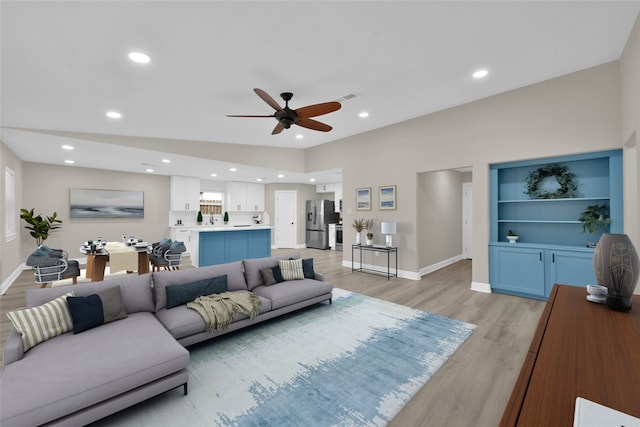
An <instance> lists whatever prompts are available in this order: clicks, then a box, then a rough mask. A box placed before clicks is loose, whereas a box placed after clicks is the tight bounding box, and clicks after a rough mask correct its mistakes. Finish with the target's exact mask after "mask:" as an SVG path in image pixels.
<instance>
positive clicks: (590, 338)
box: [500, 284, 640, 427]
mask: <svg viewBox="0 0 640 427" xmlns="http://www.w3.org/2000/svg"><path fill="white" fill-rule="evenodd" d="M586 296H587V291H586V289H585V288H582V287H575V286H567V285H557V284H556V285H554V287H553V290H552V291H551V295H549V299H548V301H547V305H546V307H545V309H544V312H543V313H542V316H541V318H540V321H539V322H538V327H537V329H536V332H535V335H534V337H533V341H532V343H531V347H530V348H529V352H528V353H527V356H526V358H525V361H524V364H523V366H522V370H521V371H520V375H519V377H518V380H517V381H516V385H515V387H514V389H513V392H512V394H511V398H510V399H509V403H508V404H507V408H506V409H505V412H504V414H503V416H502V421H501V422H500V426H505V427H506V426H519V427H522V426H535V427H539V426H559V427H563V426H567V427H571V426H573V417H574V411H575V401H576V398H577V397H583V398H585V399H589V400H591V401H594V402H596V403H599V404H601V405H604V406H608V407H610V408H613V409H615V410H618V411H621V412H624V413H627V414H629V415H632V416H634V417H640V393H639V390H640V389H639V385H640V296H638V295H634V296H633V306H632V309H631V311H630V312H626V313H622V312H617V311H614V310H611V309H609V308H607V307H606V306H605V305H603V304H594V303H591V302H589V301H587V300H586Z"/></svg>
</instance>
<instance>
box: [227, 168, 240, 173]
mask: <svg viewBox="0 0 640 427" xmlns="http://www.w3.org/2000/svg"><path fill="white" fill-rule="evenodd" d="M229 170H230V171H231V172H236V171H237V170H238V169H236V168H229Z"/></svg>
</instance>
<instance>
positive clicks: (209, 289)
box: [166, 274, 228, 309]
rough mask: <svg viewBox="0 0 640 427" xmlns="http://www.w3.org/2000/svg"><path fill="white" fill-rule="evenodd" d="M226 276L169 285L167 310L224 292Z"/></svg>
mask: <svg viewBox="0 0 640 427" xmlns="http://www.w3.org/2000/svg"><path fill="white" fill-rule="evenodd" d="M227 290H228V287H227V275H226V274H225V275H224V276H218V277H211V278H208V279H202V280H197V281H195V282H191V283H184V284H180V285H169V286H167V287H166V291H167V309H169V308H173V307H177V306H179V305H183V304H186V303H188V302H191V301H193V300H194V299H196V298H198V297H201V296H203V295H211V294H219V293H222V292H226V291H227Z"/></svg>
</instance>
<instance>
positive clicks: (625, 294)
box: [593, 234, 640, 311]
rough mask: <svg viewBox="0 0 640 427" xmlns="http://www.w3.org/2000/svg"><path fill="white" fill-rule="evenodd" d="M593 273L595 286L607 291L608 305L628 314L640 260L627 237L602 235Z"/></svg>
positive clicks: (639, 276) (595, 254) (638, 273)
mask: <svg viewBox="0 0 640 427" xmlns="http://www.w3.org/2000/svg"><path fill="white" fill-rule="evenodd" d="M593 270H594V273H595V276H596V280H597V281H598V284H599V285H602V286H606V287H607V305H608V306H609V307H610V308H612V309H614V310H619V311H628V310H631V296H632V295H633V291H634V290H635V288H636V285H637V284H638V278H640V260H639V259H638V253H637V252H636V249H635V247H634V246H633V243H632V242H631V239H630V238H629V236H627V235H626V234H603V235H602V237H601V238H600V241H598V244H597V245H596V250H595V252H594V254H593Z"/></svg>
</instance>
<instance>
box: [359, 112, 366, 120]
mask: <svg viewBox="0 0 640 427" xmlns="http://www.w3.org/2000/svg"><path fill="white" fill-rule="evenodd" d="M358 117H360V118H361V119H364V118H366V117H369V113H367V112H366V111H363V112H362V113H360V114H358Z"/></svg>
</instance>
